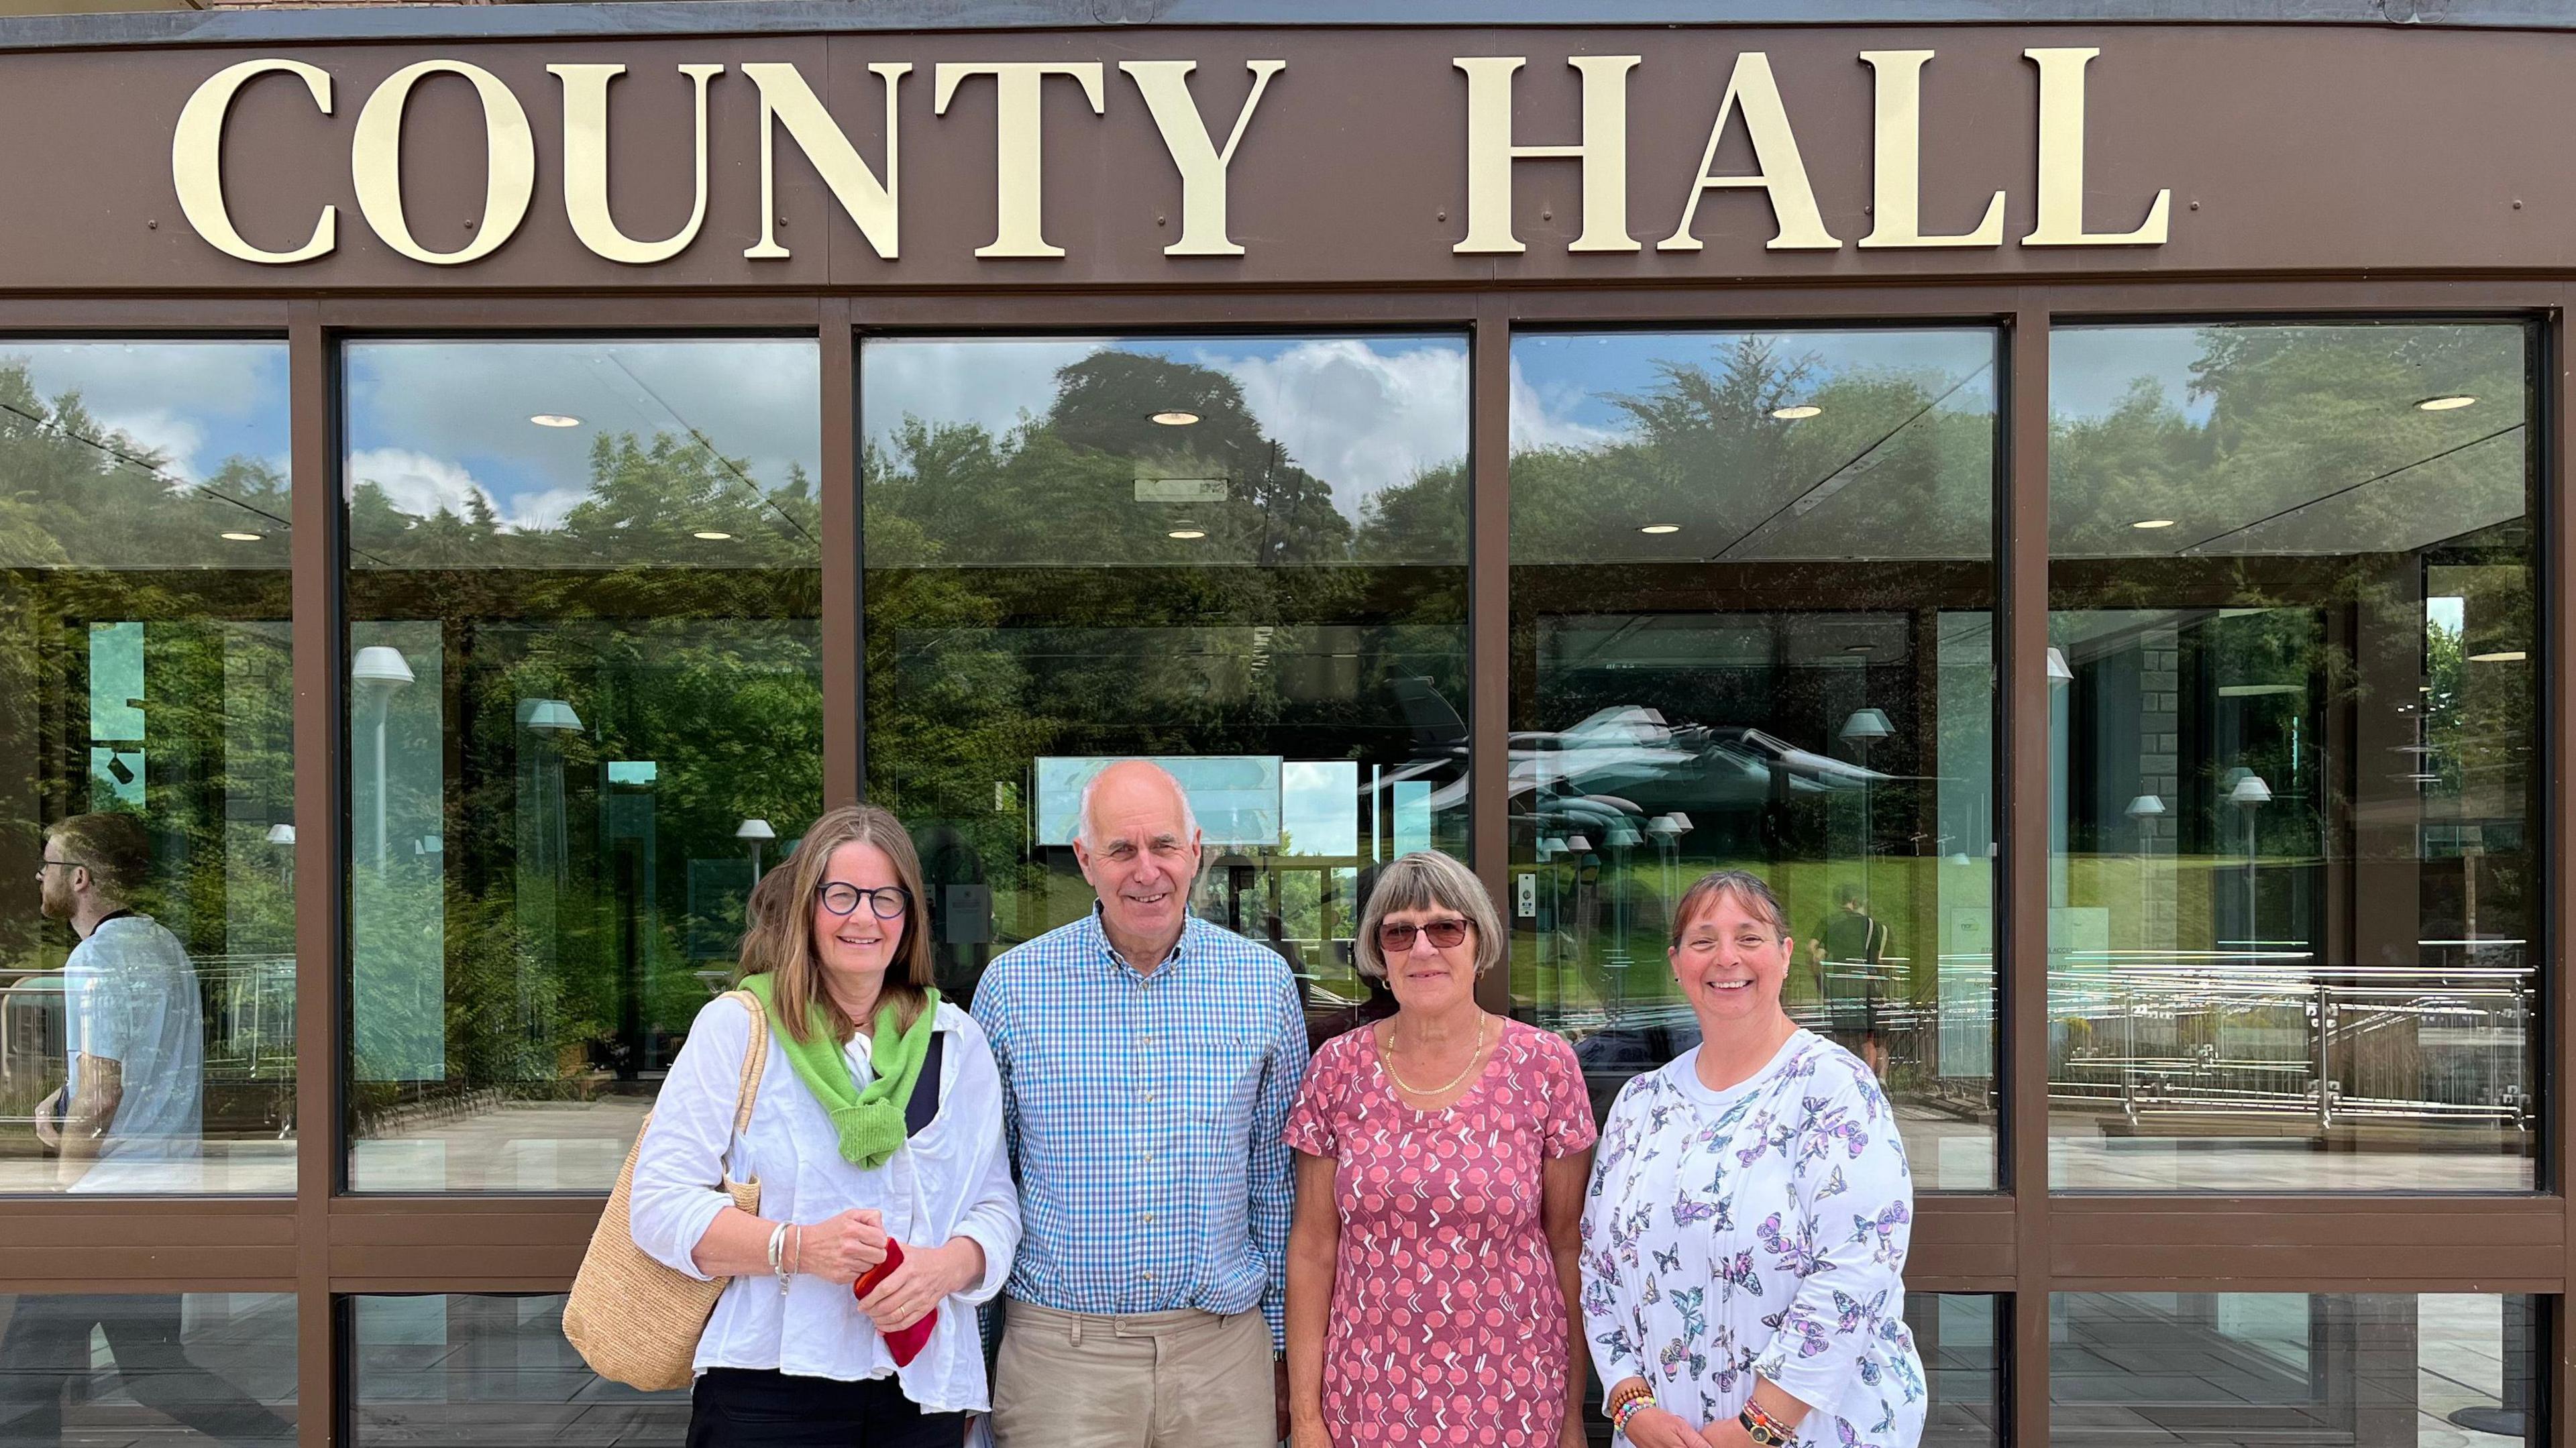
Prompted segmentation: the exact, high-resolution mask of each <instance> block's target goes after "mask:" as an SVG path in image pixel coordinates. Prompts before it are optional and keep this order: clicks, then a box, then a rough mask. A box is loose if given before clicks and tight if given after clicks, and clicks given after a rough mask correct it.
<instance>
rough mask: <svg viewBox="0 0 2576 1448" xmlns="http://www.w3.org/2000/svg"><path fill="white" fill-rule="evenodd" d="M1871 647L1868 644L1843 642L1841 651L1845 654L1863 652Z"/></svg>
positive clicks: (1866, 651)
mask: <svg viewBox="0 0 2576 1448" xmlns="http://www.w3.org/2000/svg"><path fill="white" fill-rule="evenodd" d="M1871 648H1872V645H1869V644H1845V645H1843V652H1844V653H1847V654H1865V653H1868V652H1869V651H1870V649H1871Z"/></svg>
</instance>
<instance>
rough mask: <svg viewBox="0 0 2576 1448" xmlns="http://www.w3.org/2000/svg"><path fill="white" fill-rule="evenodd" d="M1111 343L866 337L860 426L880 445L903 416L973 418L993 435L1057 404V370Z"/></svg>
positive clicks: (944, 420) (942, 421) (951, 421)
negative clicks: (880, 340) (1022, 416)
mask: <svg viewBox="0 0 2576 1448" xmlns="http://www.w3.org/2000/svg"><path fill="white" fill-rule="evenodd" d="M1110 345H1111V344H1109V343H1107V342H1099V341H1062V342H1058V341H1037V340H1031V339H998V338H997V339H995V340H992V341H910V340H889V341H883V342H869V343H867V344H865V345H864V346H863V347H862V348H861V349H860V355H859V376H860V379H861V380H860V386H859V428H860V430H861V431H862V432H863V433H864V434H865V435H866V437H867V440H868V442H869V444H870V445H871V446H881V445H883V444H884V442H885V440H886V439H887V438H889V437H891V436H893V434H894V430H895V429H896V428H897V427H898V426H900V425H901V424H902V422H903V420H904V419H905V418H907V417H917V418H920V419H921V420H922V421H923V422H925V423H931V424H935V425H940V426H950V427H954V426H957V425H959V424H963V423H972V424H974V425H975V426H977V427H980V428H983V429H984V430H985V431H986V432H989V433H991V434H992V435H994V436H995V437H1000V436H1002V435H1004V434H1006V433H1008V432H1009V431H1010V430H1011V429H1012V428H1013V427H1016V426H1018V425H1019V421H1020V416H1021V414H1023V413H1026V414H1027V415H1029V416H1031V417H1043V416H1045V415H1046V413H1047V409H1049V408H1051V407H1053V406H1055V374H1056V373H1057V371H1058V370H1060V369H1062V368H1065V367H1068V366H1071V365H1072V364H1073V363H1076V362H1079V361H1081V360H1082V359H1083V358H1085V357H1088V356H1090V355H1091V354H1092V353H1094V352H1098V351H1101V350H1103V349H1105V348H1107V347H1108V346H1110Z"/></svg>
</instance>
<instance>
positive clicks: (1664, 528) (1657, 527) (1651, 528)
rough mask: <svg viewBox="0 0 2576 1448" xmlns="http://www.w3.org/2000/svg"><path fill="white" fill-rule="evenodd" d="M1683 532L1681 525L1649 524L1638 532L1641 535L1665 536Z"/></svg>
mask: <svg viewBox="0 0 2576 1448" xmlns="http://www.w3.org/2000/svg"><path fill="white" fill-rule="evenodd" d="M1681 530H1682V525H1681V524H1679V523H1648V524H1647V525H1646V526H1645V527H1643V528H1640V529H1638V530H1637V531H1638V532H1640V533H1655V534H1663V533H1678V532H1680V531H1681Z"/></svg>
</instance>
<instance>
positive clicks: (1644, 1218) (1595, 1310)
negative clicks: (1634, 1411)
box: [1583, 1030, 1926, 1448]
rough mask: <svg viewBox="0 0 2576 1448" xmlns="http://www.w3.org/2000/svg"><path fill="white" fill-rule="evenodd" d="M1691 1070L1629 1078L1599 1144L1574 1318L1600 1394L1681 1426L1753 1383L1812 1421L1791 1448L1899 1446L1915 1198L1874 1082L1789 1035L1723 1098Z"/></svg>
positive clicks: (1912, 1363)
mask: <svg viewBox="0 0 2576 1448" xmlns="http://www.w3.org/2000/svg"><path fill="white" fill-rule="evenodd" d="M1698 1056H1699V1053H1698V1051H1696V1050H1693V1051H1690V1052H1688V1053H1686V1054H1684V1055H1683V1056H1682V1057H1681V1058H1680V1059H1679V1060H1676V1061H1674V1062H1672V1063H1671V1064H1670V1065H1668V1066H1665V1067H1664V1068H1663V1069H1661V1070H1659V1071H1652V1072H1648V1073H1647V1074H1645V1075H1642V1076H1639V1077H1637V1078H1636V1079H1635V1080H1632V1081H1630V1082H1629V1083H1628V1084H1627V1086H1626V1088H1625V1089H1623V1090H1621V1091H1620V1093H1619V1100H1618V1102H1617V1104H1615V1105H1613V1106H1612V1107H1611V1108H1610V1119H1609V1121H1608V1123H1607V1124H1606V1125H1604V1126H1603V1127H1602V1130H1601V1148H1600V1155H1599V1157H1598V1158H1597V1159H1596V1161H1595V1162H1594V1165H1593V1168H1592V1186H1591V1191H1590V1193H1589V1195H1588V1196H1587V1197H1586V1199H1585V1201H1584V1207H1583V1320H1584V1326H1585V1330H1586V1332H1587V1333H1588V1335H1589V1336H1590V1337H1591V1339H1592V1354H1593V1364H1594V1366H1595V1367H1596V1368H1598V1369H1599V1370H1600V1374H1601V1381H1602V1383H1603V1384H1604V1385H1605V1386H1608V1385H1613V1384H1616V1383H1618V1382H1619V1381H1620V1380H1622V1379H1624V1378H1630V1377H1642V1378H1644V1379H1645V1380H1646V1381H1647V1382H1649V1383H1652V1384H1653V1385H1654V1388H1655V1401H1656V1403H1657V1404H1658V1405H1659V1406H1661V1407H1663V1408H1665V1409H1666V1410H1668V1411H1671V1412H1674V1413H1678V1414H1680V1415H1681V1416H1683V1417H1684V1418H1687V1419H1689V1420H1690V1421H1691V1423H1692V1424H1693V1425H1694V1426H1697V1425H1703V1424H1706V1423H1709V1422H1711V1421H1715V1420H1720V1419H1732V1418H1733V1417H1735V1415H1736V1414H1738V1413H1740V1412H1742V1411H1743V1409H1744V1403H1745V1400H1746V1399H1747V1398H1749V1397H1751V1396H1752V1392H1753V1379H1754V1378H1755V1377H1756V1376H1759V1377H1763V1378H1768V1379H1770V1380H1771V1381H1772V1382H1774V1383H1777V1384H1778V1385H1779V1386H1780V1387H1782V1388H1783V1389H1786V1390H1787V1391H1788V1393H1789V1394H1790V1395H1791V1396H1792V1397H1795V1398H1797V1399H1798V1400H1799V1401H1800V1402H1803V1403H1806V1404H1808V1405H1809V1406H1810V1407H1812V1408H1813V1409H1814V1410H1815V1411H1814V1412H1813V1413H1811V1414H1810V1415H1809V1416H1808V1417H1807V1419H1806V1421H1805V1422H1804V1423H1802V1424H1800V1425H1799V1430H1798V1440H1799V1442H1801V1443H1802V1444H1816V1445H1820V1448H1912V1445H1914V1444H1915V1443H1916V1442H1917V1441H1919V1440H1920V1439H1921V1438H1922V1436H1923V1418H1924V1412H1925V1408H1926V1404H1925V1401H1924V1387H1923V1362H1922V1359H1921V1358H1920V1357H1919V1356H1917V1354H1916V1353H1915V1351H1914V1338H1913V1335H1912V1334H1911V1333H1909V1332H1907V1331H1906V1329H1905V1321H1904V1309H1905V1281H1904V1270H1905V1249H1906V1243H1907V1241H1908V1239H1909V1238H1910V1237H1911V1235H1912V1227H1913V1215H1914V1182H1913V1177H1912V1174H1911V1173H1910V1172H1908V1170H1907V1169H1906V1165H1905V1148H1904V1146H1903V1145H1902V1144H1901V1143H1899V1142H1898V1140H1897V1137H1896V1119H1895V1115H1894V1113H1893V1112H1892V1111H1891V1110H1890V1108H1889V1106H1888V1103H1887V1097H1886V1096H1885V1095H1884V1094H1883V1093H1881V1092H1880V1090H1879V1088H1878V1081H1877V1078H1876V1077H1874V1076H1872V1075H1871V1074H1870V1070H1869V1068H1868V1067H1867V1066H1865V1065H1863V1064H1862V1063H1861V1062H1860V1060H1859V1059H1858V1058H1857V1057H1854V1056H1853V1055H1852V1054H1851V1053H1850V1052H1848V1051H1845V1050H1844V1049H1842V1048H1841V1047H1840V1046H1837V1045H1834V1044H1833V1043H1832V1042H1830V1041H1827V1040H1825V1039H1824V1038H1823V1037H1821V1036H1818V1035H1816V1034H1815V1033H1813V1032H1811V1031H1803V1030H1802V1031H1800V1032H1798V1033H1797V1034H1796V1035H1794V1036H1792V1037H1790V1038H1789V1040H1788V1043H1787V1044H1785V1045H1783V1046H1782V1047H1781V1048H1780V1051H1779V1054H1777V1055H1775V1056H1773V1057H1772V1058H1771V1062H1770V1064H1769V1065H1767V1066H1765V1067H1763V1068H1762V1070H1761V1071H1759V1072H1758V1073H1756V1074H1755V1075H1754V1076H1753V1077H1752V1078H1751V1079H1749V1080H1747V1081H1745V1082H1743V1083H1741V1084H1740V1085H1737V1086H1734V1087H1731V1088H1729V1089H1727V1090H1725V1091H1711V1090H1709V1089H1708V1088H1707V1087H1705V1086H1703V1085H1701V1084H1700V1081H1699V1076H1698V1064H1699V1063H1698ZM1621 1441H1623V1442H1624V1441H1625V1440H1624V1439H1623V1440H1621Z"/></svg>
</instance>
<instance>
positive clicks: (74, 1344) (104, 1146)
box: [0, 814, 294, 1448]
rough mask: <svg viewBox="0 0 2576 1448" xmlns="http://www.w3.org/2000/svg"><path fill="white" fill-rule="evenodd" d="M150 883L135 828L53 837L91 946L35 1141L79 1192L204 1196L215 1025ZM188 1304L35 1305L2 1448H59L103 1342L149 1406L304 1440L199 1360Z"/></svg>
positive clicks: (0, 1402)
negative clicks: (76, 1384) (202, 1157)
mask: <svg viewBox="0 0 2576 1448" xmlns="http://www.w3.org/2000/svg"><path fill="white" fill-rule="evenodd" d="M151 870H152V843H151V837H150V835H149V834H147V833H146V832H145V830H144V828H143V822H142V821H141V820H139V819H137V818H135V817H134V816H133V815H129V814H85V815H73V816H72V817H70V818H69V819H65V820H62V821H60V822H58V823H56V824H55V825H54V826H53V828H51V829H49V830H47V831H46V832H45V842H44V856H43V859H42V860H41V861H40V863H39V864H38V865H37V867H36V874H37V879H38V881H39V890H40V894H39V900H40V902H41V904H42V907H43V909H44V913H45V917H46V918H47V919H49V920H62V921H68V922H69V923H70V925H71V927H72V933H73V934H74V935H75V936H77V937H79V943H78V944H77V945H75V946H73V947H72V952H71V955H70V957H69V958H68V959H66V960H65V961H64V962H63V1041H64V1054H65V1056H66V1058H67V1062H68V1065H67V1068H66V1072H65V1077H64V1081H63V1087H62V1089H61V1090H60V1091H58V1092H56V1093H55V1094H54V1095H53V1096H52V1097H50V1098H48V1099H47V1100H46V1101H45V1102H44V1103H43V1104H42V1105H40V1106H39V1107H38V1108H37V1109H36V1133H37V1135H38V1136H39V1137H41V1138H43V1140H44V1141H45V1143H46V1144H47V1145H48V1146H50V1147H52V1148H53V1149H54V1151H55V1153H56V1158H57V1160H56V1166H57V1179H58V1180H59V1181H60V1183H61V1184H62V1186H63V1187H64V1188H65V1189H67V1190H70V1191H74V1192H84V1193H90V1192H130V1193H139V1192H188V1191H195V1190H197V1189H199V1185H200V1183H199V1180H198V1175H197V1164H198V1138H199V1135H200V1133H201V1132H202V1131H203V1128H204V1123H203V1120H202V1117H201V1114H200V1109H201V1108H200V1100H201V1095H202V1091H203V1083H202V1081H201V1079H200V1078H201V1076H202V1074H203V1072H204V1061H205V1025H204V1020H205V1013H204V1011H203V1009H202V1008H201V1007H200V1005H199V1004H198V999H197V972H196V968H195V966H194V965H193V964H192V963H191V962H190V961H189V959H188V952H187V950H186V948H185V947H184V946H182V945H181V944H180V943H179V938H178V937H177V936H175V935H173V934H171V933H170V931H169V930H168V929H167V928H166V927H164V926H163V925H162V924H161V923H160V922H159V921H157V920H154V919H153V918H152V917H151V916H149V915H145V914H141V913H139V912H137V911H136V910H134V909H133V908H132V907H131V904H130V902H131V901H132V900H133V899H134V896H135V893H136V892H137V891H138V890H139V889H141V888H142V886H143V883H144V881H145V880H146V879H147V878H148V877H149V876H150V874H151ZM183 1328H184V1320H183V1315H182V1303H181V1299H180V1297H179V1296H178V1295H177V1294H175V1293H124V1294H83V1295H67V1296H49V1295H29V1296H25V1297H21V1298H19V1299H18V1302H17V1307H16V1310H15V1311H14V1312H12V1313H11V1314H10V1317H9V1327H8V1332H7V1334H6V1335H5V1336H0V1445H8V1448H21V1445H24V1448H35V1445H44V1448H52V1445H53V1444H55V1443H57V1442H59V1441H60V1440H61V1438H62V1436H63V1429H64V1423H63V1409H64V1393H63V1389H64V1387H65V1385H66V1384H67V1383H69V1382H71V1381H72V1380H74V1379H87V1378H88V1377H90V1375H91V1347H90V1343H91V1335H92V1331H93V1329H95V1330H96V1332H97V1334H98V1335H99V1336H101V1337H103V1338H105V1340H106V1342H107V1349H108V1352H109V1354H110V1355H111V1356H112V1357H113V1358H114V1359H115V1362H116V1374H117V1380H118V1382H119V1383H120V1384H121V1385H122V1386H123V1387H124V1389H125V1390H126V1391H127V1392H128V1393H129V1394H131V1395H132V1396H133V1397H134V1399H135V1400H136V1401H137V1402H140V1403H142V1404H144V1405H145V1406H147V1407H150V1408H152V1409H154V1410H155V1411H157V1412H159V1413H161V1414H162V1415H163V1416H165V1417H167V1418H169V1419H171V1420H172V1421H174V1422H176V1423H179V1424H181V1425H182V1426H184V1427H187V1428H190V1429H193V1430H195V1431H196V1432H197V1433H199V1434H202V1435H204V1436H205V1437H207V1438H210V1439H214V1440H216V1441H219V1442H224V1443H236V1444H253V1443H258V1444H268V1443H278V1442H282V1441H285V1440H288V1439H291V1438H292V1437H293V1436H294V1426H293V1425H292V1424H290V1423H288V1422H287V1421H286V1420H285V1419H283V1418H281V1417H279V1416H278V1415H277V1414H275V1413H273V1412H271V1411H269V1410H268V1409H267V1408H266V1407H264V1406H262V1405H261V1404H260V1403H259V1402H258V1401H257V1400H255V1399H253V1398H252V1397H251V1396H250V1394H248V1393H246V1392H244V1391H242V1390H241V1388H239V1387H237V1386H235V1385H234V1384H232V1383H230V1382H227V1381H225V1380H224V1379H222V1378H220V1377H217V1376H216V1375H215V1374H213V1373H210V1372H208V1371H206V1370H205V1369H204V1368H202V1367H200V1366H198V1365H197V1363H196V1362H195V1361H194V1360H193V1359H191V1358H190V1357H189V1356H188V1351H187V1348H186V1346H185V1344H184V1342H183Z"/></svg>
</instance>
